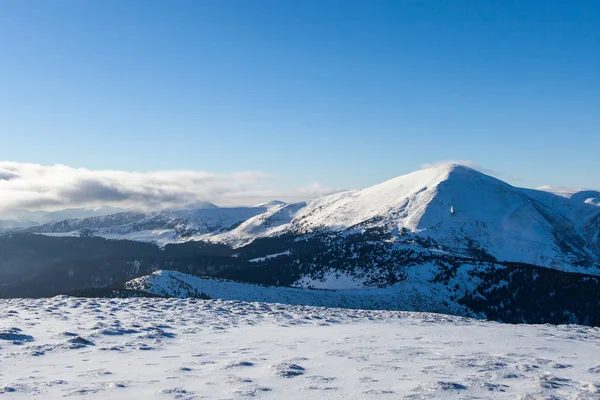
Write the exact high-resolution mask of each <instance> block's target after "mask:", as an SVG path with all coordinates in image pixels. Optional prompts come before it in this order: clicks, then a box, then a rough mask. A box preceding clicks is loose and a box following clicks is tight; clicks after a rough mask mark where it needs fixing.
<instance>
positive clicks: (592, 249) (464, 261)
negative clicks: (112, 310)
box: [0, 164, 600, 323]
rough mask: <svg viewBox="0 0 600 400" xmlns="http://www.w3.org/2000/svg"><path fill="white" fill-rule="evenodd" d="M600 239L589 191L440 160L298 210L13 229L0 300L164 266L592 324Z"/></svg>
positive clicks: (596, 202) (502, 315)
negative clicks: (512, 179)
mask: <svg viewBox="0 0 600 400" xmlns="http://www.w3.org/2000/svg"><path fill="white" fill-rule="evenodd" d="M599 232H600V193H599V192H596V191H562V192H556V193H554V192H551V191H547V190H532V189H523V188H517V187H513V186H511V185H509V184H507V183H505V182H502V181H500V180H498V179H496V178H493V177H490V176H488V175H485V174H483V173H481V172H479V171H476V170H474V169H471V168H468V167H465V166H461V165H456V164H447V165H442V166H436V167H432V168H427V169H423V170H420V171H416V172H413V173H411V174H408V175H404V176H400V177H397V178H394V179H392V180H389V181H387V182H384V183H381V184H379V185H375V186H372V187H369V188H366V189H362V190H353V191H347V192H341V193H337V194H333V195H329V196H325V197H321V198H318V199H315V200H310V201H306V202H300V203H293V204H286V203H283V202H276V201H275V202H271V203H267V204H263V205H259V206H255V207H237V208H220V207H217V206H215V205H213V204H203V205H202V206H200V207H197V208H194V209H190V210H179V211H164V212H155V213H140V212H120V213H112V214H109V215H102V216H92V217H89V218H81V219H66V220H62V221H54V222H50V223H46V224H42V225H39V226H33V227H25V228H24V229H20V230H18V231H16V230H15V229H13V230H12V231H11V234H10V235H4V236H0V254H4V256H2V257H0V278H1V282H3V283H2V284H0V296H1V295H3V296H19V295H22V296H25V295H34V296H35V295H50V294H55V293H64V292H67V291H73V290H85V289H90V288H96V289H98V288H102V287H117V286H119V287H122V285H123V283H124V282H126V281H129V280H131V279H134V278H137V277H140V276H143V275H145V274H148V273H151V272H152V271H156V270H162V269H169V270H176V271H180V272H184V273H187V274H192V275H206V276H213V277H219V278H226V279H233V280H236V281H239V282H245V283H254V284H261V285H274V286H294V287H297V288H305V289H327V290H337V291H339V290H383V289H385V290H386V293H390V290H391V291H394V290H396V291H403V292H404V293H405V294H404V295H403V296H405V297H402V298H403V299H405V298H406V291H407V290H410V293H412V294H411V296H409V297H411V298H412V299H413V300H414V299H416V298H418V299H424V298H428V299H429V300H428V302H427V304H430V305H432V304H433V305H435V306H431V307H434V308H436V307H437V308H440V307H441V308H443V309H444V310H445V311H448V310H449V312H453V313H459V314H469V313H471V314H477V315H482V316H487V317H489V318H498V319H504V320H511V321H525V322H531V321H537V322H543V321H553V322H556V321H559V322H560V321H569V320H570V319H569V318H575V319H577V320H579V321H580V322H581V323H585V318H586V316H587V317H589V318H592V316H594V315H596V314H595V313H597V314H598V315H597V318H599V319H598V321H600V310H598V309H599V308H600V307H599V306H598V304H599V303H598V301H599V300H600V286H598V278H596V276H597V275H600V235H599ZM298 290H299V289H298ZM520 291H521V292H520ZM381 293H383V292H381ZM517 293H518V295H517ZM534 293H535V295H534ZM530 300H531V301H532V302H534V303H535V304H537V305H532V304H529V303H528V302H529V301H530ZM352 301H353V302H355V301H357V300H356V298H355V297H353V300H352ZM540 301H541V302H542V303H540ZM590 301H592V303H590ZM593 301H595V303H593ZM413 303H414V304H421V303H423V302H422V301H412V303H411V304H413ZM353 304H355V303H353ZM365 304H366V303H365ZM386 304H389V302H388V303H386ZM394 304H396V305H397V307H398V308H402V304H405V305H406V304H408V303H406V301H405V302H404V303H402V301H398V302H397V303H394ZM414 304H413V305H414ZM540 304H542V305H540ZM586 304H587V305H586ZM368 305H369V307H371V306H372V305H373V302H370V303H368ZM365 306H366V305H365ZM411 307H412V306H411ZM431 307H429V311H432V310H431ZM494 307H495V308H494ZM528 307H529V309H528ZM590 307H591V308H590ZM413 309H414V307H413ZM534 310H535V311H534ZM528 313H529V314H528ZM586 313H587V314H586ZM559 314H560V316H558V315H559ZM593 321H596V320H593ZM588 322H589V321H588ZM590 323H592V322H590ZM593 323H596V322H593ZM597 323H600V322H597Z"/></svg>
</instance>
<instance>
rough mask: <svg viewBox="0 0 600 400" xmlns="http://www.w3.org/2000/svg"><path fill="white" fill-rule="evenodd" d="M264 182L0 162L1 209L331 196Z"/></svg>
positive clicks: (243, 175)
mask: <svg viewBox="0 0 600 400" xmlns="http://www.w3.org/2000/svg"><path fill="white" fill-rule="evenodd" d="M268 178H269V175H268V174H265V173H261V172H240V173H234V174H213V173H209V172H203V171H189V170H179V171H156V172H128V171H113V170H89V169H85V168H72V167H68V166H65V165H51V166H45V165H39V164H32V163H18V162H8V161H6V162H0V194H1V195H0V211H9V210H15V209H30V210H56V209H64V208H74V207H98V206H104V205H110V206H115V207H124V208H140V209H164V208H178V207H186V206H193V204H195V203H198V202H203V201H210V202H213V203H216V204H219V205H233V204H254V203H257V202H262V201H269V200H273V199H275V198H277V199H281V200H285V201H293V200H302V199H306V198H311V197H316V196H319V195H321V194H323V193H330V192H331V189H328V188H323V187H321V186H320V185H318V184H313V185H311V186H310V187H309V189H306V188H304V189H299V190H292V191H277V190H274V189H265V188H264V186H265V184H266V183H268Z"/></svg>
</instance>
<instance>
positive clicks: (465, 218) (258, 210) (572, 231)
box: [30, 164, 600, 273]
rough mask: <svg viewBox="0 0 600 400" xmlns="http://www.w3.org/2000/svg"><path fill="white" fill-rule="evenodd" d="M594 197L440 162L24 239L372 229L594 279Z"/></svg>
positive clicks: (77, 224) (234, 241) (233, 241)
mask: <svg viewBox="0 0 600 400" xmlns="http://www.w3.org/2000/svg"><path fill="white" fill-rule="evenodd" d="M599 199H600V195H599V193H598V192H594V191H580V192H562V193H552V192H549V191H545V190H533V189H522V188H517V187H513V186H511V185H509V184H507V183H505V182H503V181H500V180H498V179H496V178H493V177H491V176H488V175H485V174H483V173H481V172H479V171H476V170H474V169H471V168H469V167H466V166H462V165H457V164H446V165H441V166H435V167H431V168H427V169H423V170H420V171H416V172H413V173H411V174H408V175H403V176H400V177H397V178H394V179H391V180H389V181H387V182H384V183H381V184H379V185H375V186H372V187H369V188H366V189H362V190H352V191H347V192H342V193H337V194H333V195H329V196H325V197H321V198H318V199H315V200H311V201H308V202H300V203H294V204H285V203H281V202H272V203H267V204H264V205H261V206H256V207H239V208H219V207H216V206H214V205H213V206H208V207H204V208H199V209H193V210H182V211H166V212H161V213H155V214H146V215H142V214H135V213H122V214H115V215H113V216H108V217H100V218H91V219H90V218H88V219H83V220H76V221H65V222H60V223H53V224H49V225H43V226H41V227H39V228H31V229H30V231H31V232H39V233H47V234H54V235H57V234H58V235H69V236H77V235H87V236H89V235H92V236H99V237H104V238H107V239H129V240H138V241H149V242H154V243H157V244H159V245H165V244H168V243H180V242H186V241H205V242H211V243H222V244H226V245H228V246H231V247H232V248H240V247H243V246H245V245H248V244H250V243H252V242H254V241H256V240H259V239H265V238H281V237H289V236H294V237H296V238H300V237H309V236H311V237H312V236H314V235H315V234H319V235H323V234H329V235H344V236H348V237H350V236H351V237H353V238H354V239H353V240H356V238H355V237H356V235H361V234H363V233H364V232H367V231H370V232H373V231H377V232H379V233H380V234H381V235H384V236H385V240H387V241H389V242H393V243H404V244H407V243H415V242H416V243H417V244H419V245H420V246H421V247H422V248H425V249H427V250H429V251H438V252H439V251H443V252H447V253H449V254H453V255H459V256H468V257H475V258H481V259H488V260H497V261H500V262H520V263H527V264H532V265H538V266H544V267H549V268H554V269H560V270H566V271H580V272H589V273H598V272H600V269H599V268H598V265H599V261H598V260H599V259H600V237H599V231H600V200H599ZM283 250H284V251H285V249H283Z"/></svg>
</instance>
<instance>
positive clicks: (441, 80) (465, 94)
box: [0, 0, 600, 188]
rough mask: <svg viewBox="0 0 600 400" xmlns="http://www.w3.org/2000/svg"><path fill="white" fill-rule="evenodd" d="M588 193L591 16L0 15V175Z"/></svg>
mask: <svg viewBox="0 0 600 400" xmlns="http://www.w3.org/2000/svg"><path fill="white" fill-rule="evenodd" d="M447 159H453V160H470V161H473V162H475V163H477V164H479V165H481V166H482V167H484V168H488V169H490V170H492V171H496V172H498V173H499V174H500V175H499V177H501V178H503V179H505V180H508V181H509V182H511V183H514V184H517V185H525V186H537V185H542V184H551V185H557V186H560V185H562V186H580V187H595V188H600V1H559V0H555V1H550V0H549V1H534V0H532V1H509V0H505V1H410V2H409V1H366V0H365V1H325V0H319V1H299V0H290V1H281V0H274V1H228V0H223V1H177V0H175V1H160V2H157V1H147V0H144V1H123V0H118V1H111V0H103V1H79V0H73V1H66V0H64V1H41V0H38V1H28V0H19V1H17V0H5V1H2V2H0V160H11V161H28V162H36V163H41V164H54V163H62V164H66V165H69V166H73V167H87V168H92V169H107V168H109V169H122V170H137V171H148V170H158V169H194V170H206V171H210V172H217V173H228V172H233V171H245V170H255V171H256V170H258V171H264V172H268V173H274V174H277V176H278V177H279V179H280V181H281V182H284V183H285V184H289V185H292V186H301V185H304V184H306V183H309V182H319V183H321V184H322V185H325V186H329V187H343V188H354V187H362V186H367V185H370V184H374V183H377V182H380V181H382V180H385V179H388V178H391V177H393V176H396V175H400V174H403V173H406V172H409V171H412V170H415V169H418V168H419V167H420V164H421V163H424V162H434V161H438V160H447Z"/></svg>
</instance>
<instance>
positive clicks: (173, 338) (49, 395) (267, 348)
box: [0, 296, 600, 400]
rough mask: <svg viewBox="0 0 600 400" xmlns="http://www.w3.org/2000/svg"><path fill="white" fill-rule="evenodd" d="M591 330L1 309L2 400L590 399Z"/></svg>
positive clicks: (304, 310)
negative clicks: (73, 399)
mask: <svg viewBox="0 0 600 400" xmlns="http://www.w3.org/2000/svg"><path fill="white" fill-rule="evenodd" d="M599 347H600V329H598V328H589V327H583V326H578V325H563V326H549V325H505V324H500V323H493V322H485V321H478V320H473V319H468V318H462V317H453V316H446V315H441V314H429V313H410V312H391V311H364V310H348V309H333V308H332V309H324V308H315V307H305V306H284V305H280V304H265V303H245V302H239V301H214V300H206V301H204V300H195V299H156V298H154V299H153V298H136V299H81V298H73V297H66V296H60V297H54V298H49V299H11V300H0V366H1V367H0V398H2V399H5V398H6V399H32V398H33V399H35V398H39V399H59V398H60V399H62V398H65V397H66V398H80V397H81V396H85V398H86V399H87V398H89V399H110V400H112V399H134V398H136V399H200V398H203V399H246V398H258V399H281V398H288V399H311V400H312V399H315V398H322V399H398V398H406V399H454V398H456V399H458V398H462V399H464V398H480V399H481V398H484V399H514V398H521V399H563V398H573V399H575V398H577V399H598V398H600V361H599V359H598V354H599V353H598V350H599Z"/></svg>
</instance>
